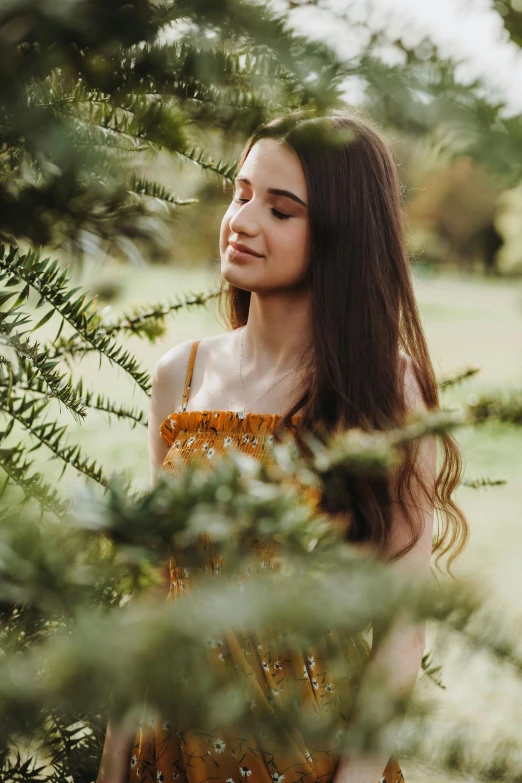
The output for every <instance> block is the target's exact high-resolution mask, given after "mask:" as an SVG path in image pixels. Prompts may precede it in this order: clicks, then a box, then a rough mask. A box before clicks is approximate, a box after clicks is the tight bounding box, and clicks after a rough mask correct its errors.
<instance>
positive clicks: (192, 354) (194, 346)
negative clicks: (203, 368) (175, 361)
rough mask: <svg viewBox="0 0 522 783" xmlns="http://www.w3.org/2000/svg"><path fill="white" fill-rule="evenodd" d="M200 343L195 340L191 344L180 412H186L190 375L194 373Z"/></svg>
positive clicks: (190, 381)
mask: <svg viewBox="0 0 522 783" xmlns="http://www.w3.org/2000/svg"><path fill="white" fill-rule="evenodd" d="M199 343H200V341H199V340H196V341H195V342H193V343H192V350H191V351H190V357H189V360H188V365H187V375H186V376H185V388H184V389H183V400H182V402H181V410H182V411H185V410H187V402H188V398H189V394H190V384H191V383H192V375H193V373H194V363H195V361H196V354H197V352H198V345H199Z"/></svg>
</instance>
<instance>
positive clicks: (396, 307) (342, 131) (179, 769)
mask: <svg viewBox="0 0 522 783" xmlns="http://www.w3.org/2000/svg"><path fill="white" fill-rule="evenodd" d="M220 255H221V274H222V277H223V288H222V306H223V311H224V313H225V315H226V316H227V319H228V323H229V326H230V330H229V331H227V332H225V333H224V334H220V335H218V336H216V337H211V338H206V339H203V340H201V341H195V342H192V341H191V342H188V343H184V344H182V345H179V346H176V347H175V348H173V349H172V350H170V351H169V352H168V353H167V354H166V355H165V356H164V357H163V358H162V359H161V361H160V362H159V364H158V365H157V368H156V371H155V374H154V383H153V391H152V399H151V407H150V429H149V448H150V458H151V469H152V477H153V480H154V478H155V477H156V475H157V473H158V471H159V470H160V469H161V468H163V469H164V470H166V471H168V472H173V473H175V472H177V471H178V470H180V469H181V468H182V467H183V466H184V465H185V464H186V463H187V461H189V460H190V459H191V458H193V457H194V456H196V455H202V454H203V455H206V457H207V458H208V459H209V461H210V462H209V464H210V463H211V461H212V458H213V457H214V455H215V454H217V453H219V452H222V451H224V450H225V449H226V448H227V447H228V446H230V445H233V446H236V447H238V448H240V449H242V450H244V451H247V452H248V453H250V454H253V455H257V456H258V457H259V458H260V459H265V460H268V459H270V458H271V457H270V449H267V444H268V443H269V442H270V441H272V440H273V438H274V436H276V437H277V435H278V433H279V432H281V431H282V430H283V429H284V428H290V429H291V431H292V432H293V433H294V435H295V436H296V438H297V439H298V442H300V441H299V435H300V433H301V432H302V431H303V430H306V429H311V430H313V429H314V428H316V427H318V426H321V427H325V426H326V427H327V428H328V429H329V430H330V431H332V432H333V431H335V430H339V429H341V430H342V429H346V428H350V427H361V428H364V429H383V428H386V427H389V426H390V425H392V424H394V423H400V422H401V420H402V419H403V418H404V416H405V415H406V414H408V413H409V412H412V411H417V410H432V409H436V408H437V407H438V394H437V385H436V381H435V375H434V371H433V367H432V364H431V361H430V358H429V354H428V350H427V346H426V341H425V338H424V334H423V330H422V326H421V322H420V319H419V315H418V311H417V307H416V303H415V298H414V293H413V288H412V282H411V278H410V271H409V264H408V259H407V256H406V252H405V248H404V239H403V226H402V215H401V204H400V188H399V183H398V178H397V172H396V167H395V163H394V160H393V155H392V153H391V151H390V149H389V147H388V145H387V143H386V142H385V140H384V139H383V138H382V136H381V135H380V134H379V133H378V131H377V130H376V129H375V127H374V126H373V124H372V123H371V122H369V121H368V120H366V119H364V118H363V117H362V116H360V115H359V114H356V113H354V112H351V111H348V110H336V111H332V112H330V113H329V114H328V115H326V116H324V117H317V116H312V115H311V114H310V113H306V112H293V113H291V114H288V115H284V116H282V117H280V118H277V119H275V120H272V121H271V122H269V123H267V124H265V125H263V126H261V127H260V128H259V129H258V130H257V131H256V132H255V134H254V135H253V136H252V137H251V139H249V141H248V143H247V145H246V147H245V149H244V151H243V153H242V155H241V158H240V161H239V166H238V174H237V177H236V180H235V190H234V194H233V198H232V200H231V203H230V206H229V208H228V210H227V212H226V213H225V215H224V217H223V221H222V224H221V236H220ZM441 442H442V447H443V448H442V465H441V467H440V469H439V471H438V473H437V471H436V465H435V463H436V446H435V442H434V439H433V438H425V439H423V440H422V441H421V442H420V443H419V444H417V446H416V447H415V448H413V449H411V450H410V451H409V452H408V453H407V454H405V456H404V460H403V462H402V464H401V467H400V469H399V470H398V471H397V472H396V474H395V475H394V479H393V481H392V480H391V479H390V481H389V482H388V483H386V484H383V483H382V482H381V483H380V484H372V483H371V482H367V483H366V484H365V485H364V486H360V487H359V488H357V487H353V488H351V504H352V507H351V510H350V512H349V513H347V514H346V516H345V518H346V520H347V521H346V538H347V539H348V540H349V541H352V542H354V543H361V544H364V545H365V546H369V547H373V548H374V550H375V551H376V552H377V553H379V555H381V556H382V557H384V558H385V559H386V560H387V561H389V562H390V567H394V568H398V569H399V568H400V569H415V570H416V571H418V572H420V573H423V572H428V570H429V567H430V559H431V555H432V551H435V550H438V552H439V556H440V554H444V553H446V552H450V560H451V559H452V558H453V557H455V555H456V554H458V552H459V551H460V550H461V549H462V548H463V546H464V544H465V541H466V537H467V525H466V521H465V519H464V517H463V516H462V514H461V513H460V511H459V510H458V508H457V507H456V506H455V504H454V503H453V501H452V499H451V495H452V492H453V490H454V488H455V487H456V485H457V484H458V481H459V478H460V472H461V463H460V455H459V451H458V448H457V446H456V444H455V442H454V440H453V439H452V438H451V437H450V436H444V437H443V438H441ZM434 508H436V509H437V510H438V513H439V535H438V539H437V542H436V545H435V550H433V547H432V530H433V513H434ZM338 510H339V509H336V511H338ZM183 579H184V575H183V574H182V573H180V572H179V569H178V570H177V569H176V566H175V564H174V565H173V566H172V568H171V597H173V596H174V594H176V593H177V592H179V590H180V588H184V587H185V586H186V585H185V584H183ZM189 579H190V577H189ZM185 581H186V580H185ZM239 641H240V642H241V644H238V649H237V650H236V649H235V648H234V650H232V642H230V643H229V637H228V636H227V642H226V643H225V644H223V645H220V646H219V647H218V648H216V656H223V658H221V659H222V660H223V659H226V658H227V657H229V656H232V655H234V656H235V658H234V660H235V661H236V663H237V662H238V658H237V656H239V658H240V659H241V660H240V664H241V666H242V667H243V669H244V670H246V671H248V672H249V673H250V674H251V675H252V676H253V677H255V678H257V681H258V682H259V686H260V690H259V692H260V693H261V694H264V693H267V694H268V696H267V698H268V700H269V701H270V702H271V705H272V706H273V707H274V708H275V709H277V703H278V701H277V699H278V696H274V697H273V698H272V697H271V696H270V693H271V691H272V692H273V687H271V686H272V685H273V677H274V676H275V671H273V669H274V667H276V668H277V665H278V666H279V669H280V670H281V672H280V673H279V672H278V675H279V682H282V683H283V687H284V681H285V678H286V677H288V678H290V679H293V680H294V681H295V679H296V677H297V678H300V679H302V680H303V689H302V694H303V697H302V698H303V708H304V707H305V705H306V704H310V703H314V704H319V703H320V702H319V698H318V693H317V691H318V690H319V688H320V687H323V688H324V687H328V686H329V687H331V688H334V687H335V683H334V684H332V683H331V682H330V679H329V677H328V662H327V661H326V660H321V661H318V660H315V658H314V656H313V655H305V656H302V657H301V658H300V657H299V655H298V654H297V652H296V653H295V655H294V654H293V655H292V656H291V660H288V659H286V660H285V661H282V659H280V657H279V656H278V653H277V651H276V650H273V649H271V650H266V649H263V645H257V644H256V645H254V644H252V640H249V639H241V640H239ZM257 641H259V640H257ZM233 644H234V645H235V641H234V642H233ZM258 647H261V648H262V649H261V650H259V649H257V648H258ZM254 648H256V649H254ZM238 650H239V652H238ZM423 651H424V629H423V628H421V627H419V626H415V627H411V626H407V627H402V628H400V629H399V628H398V627H396V628H395V629H393V630H392V631H390V632H389V633H388V634H386V636H384V637H383V638H379V637H378V636H377V635H376V634H374V640H373V647H372V651H371V654H370V656H369V659H368V661H367V664H366V666H365V670H364V674H363V679H362V681H361V687H360V692H361V693H364V692H365V691H367V692H368V693H371V691H372V688H371V685H372V678H374V677H376V676H377V673H378V672H380V671H382V670H383V667H384V669H385V670H386V669H388V670H389V671H391V672H392V675H393V682H394V684H395V686H396V690H397V693H401V694H402V695H406V697H407V696H408V695H409V694H410V692H411V691H412V689H413V686H414V683H415V680H416V677H417V673H418V670H419V667H420V664H421V659H422V655H423ZM319 675H321V676H319ZM262 698H264V696H263V697H262ZM396 728H397V730H398V726H397V727H396ZM176 729H177V731H174V730H173V727H171V726H170V725H169V723H168V721H166V722H164V723H163V725H162V726H161V727H159V726H153V725H151V726H144V727H142V729H141V730H140V733H139V735H138V736H137V737H136V738H135V739H134V741H133V745H132V748H131V750H130V753H129V755H128V757H127V758H130V763H129V765H128V768H127V772H128V774H129V779H130V780H132V781H134V780H141V781H144V780H158V781H162V780H172V779H177V780H179V781H181V782H182V783H186V781H190V783H203V781H206V780H208V779H212V780H214V781H219V783H239V781H241V780H242V779H244V780H246V779H247V778H249V779H250V780H251V781H253V782H257V781H261V780H262V781H266V783H268V782H269V781H272V783H282V781H284V783H293V781H300V783H301V782H302V783H316V782H317V781H322V782H324V783H326V782H327V781H334V783H377V782H378V781H382V782H383V783H397V781H403V780H404V778H403V776H402V773H401V771H400V768H399V764H398V761H397V759H396V758H395V756H394V737H393V736H391V734H389V735H388V742H389V747H386V748H384V749H383V750H382V751H381V752H380V753H378V754H377V753H376V754H374V755H372V756H371V757H350V758H344V757H343V758H342V759H341V758H340V755H339V747H340V745H339V743H340V736H341V734H342V732H340V733H339V732H337V733H336V736H335V737H332V740H331V742H330V743H329V745H328V747H325V748H319V749H318V748H315V747H308V746H307V742H306V737H302V736H301V737H299V738H296V737H295V736H292V737H290V736H288V737H284V738H283V739H282V741H281V744H280V746H279V747H272V746H271V747H265V746H264V745H263V742H264V741H263V740H262V739H261V738H259V737H257V738H255V737H253V736H252V737H250V738H249V739H248V740H245V738H244V737H241V741H239V737H236V736H234V733H233V732H232V733H230V732H229V733H228V734H225V732H224V731H221V730H218V731H217V732H216V734H215V736H214V735H212V736H209V735H202V734H200V733H198V731H197V729H195V728H194V727H189V726H186V727H184V726H181V727H179V726H178V727H176ZM116 744H117V743H115V747H116ZM121 747H122V746H121V745H120V751H119V752H120V753H122V751H121ZM115 752H117V751H115ZM104 753H105V754H106V753H109V751H108V750H107V743H106V750H105V752H104ZM102 779H103V778H102ZM110 783H112V781H110Z"/></svg>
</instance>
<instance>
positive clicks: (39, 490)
mask: <svg viewBox="0 0 522 783" xmlns="http://www.w3.org/2000/svg"><path fill="white" fill-rule="evenodd" d="M8 434H9V429H7V430H6V431H4V432H0V443H2V442H3V441H4V440H5V439H6V437H7V435H8ZM33 464H34V463H33V462H32V461H30V460H28V459H27V458H26V455H25V449H24V447H23V446H22V445H21V444H18V445H17V446H13V447H12V448H8V449H7V448H0V468H1V469H2V470H3V471H4V473H5V474H6V476H7V481H5V482H4V483H3V485H2V487H1V488H0V497H1V496H2V495H3V494H4V493H5V491H6V489H7V486H8V483H9V482H11V483H13V484H16V485H17V486H18V487H20V489H21V490H22V491H23V493H24V502H25V501H26V500H27V499H28V498H32V499H33V500H35V501H36V502H37V503H38V504H39V505H40V506H41V508H42V509H43V510H44V511H49V512H51V513H52V514H55V515H56V516H59V515H61V514H63V513H65V510H66V504H65V503H64V501H63V500H62V499H61V498H60V496H59V494H58V491H57V490H56V489H55V488H53V487H52V486H51V485H50V484H48V483H47V482H45V481H43V479H42V475H41V473H32V474H30V470H31V468H32V466H33Z"/></svg>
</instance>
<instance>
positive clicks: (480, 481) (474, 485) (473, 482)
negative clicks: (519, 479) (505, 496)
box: [461, 477, 507, 489]
mask: <svg viewBox="0 0 522 783" xmlns="http://www.w3.org/2000/svg"><path fill="white" fill-rule="evenodd" d="M504 484H507V481H506V480H505V479H491V478H485V477H483V478H474V479H468V478H465V479H463V480H462V481H461V485H462V486H463V487H470V489H483V488H484V487H500V486H502V485H504Z"/></svg>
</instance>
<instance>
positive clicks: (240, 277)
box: [221, 261, 252, 291]
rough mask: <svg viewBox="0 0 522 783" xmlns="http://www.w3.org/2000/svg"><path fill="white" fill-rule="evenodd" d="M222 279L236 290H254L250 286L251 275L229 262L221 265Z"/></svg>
mask: <svg viewBox="0 0 522 783" xmlns="http://www.w3.org/2000/svg"><path fill="white" fill-rule="evenodd" d="M221 277H222V278H223V280H225V281H226V282H227V283H229V284H230V285H233V286H235V287H236V288H242V289H243V290H244V291H251V290H252V288H251V286H250V284H249V275H248V274H246V273H245V270H244V269H239V268H238V267H237V266H236V265H235V264H231V263H230V262H229V261H227V262H225V263H224V264H223V263H222V264H221Z"/></svg>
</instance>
